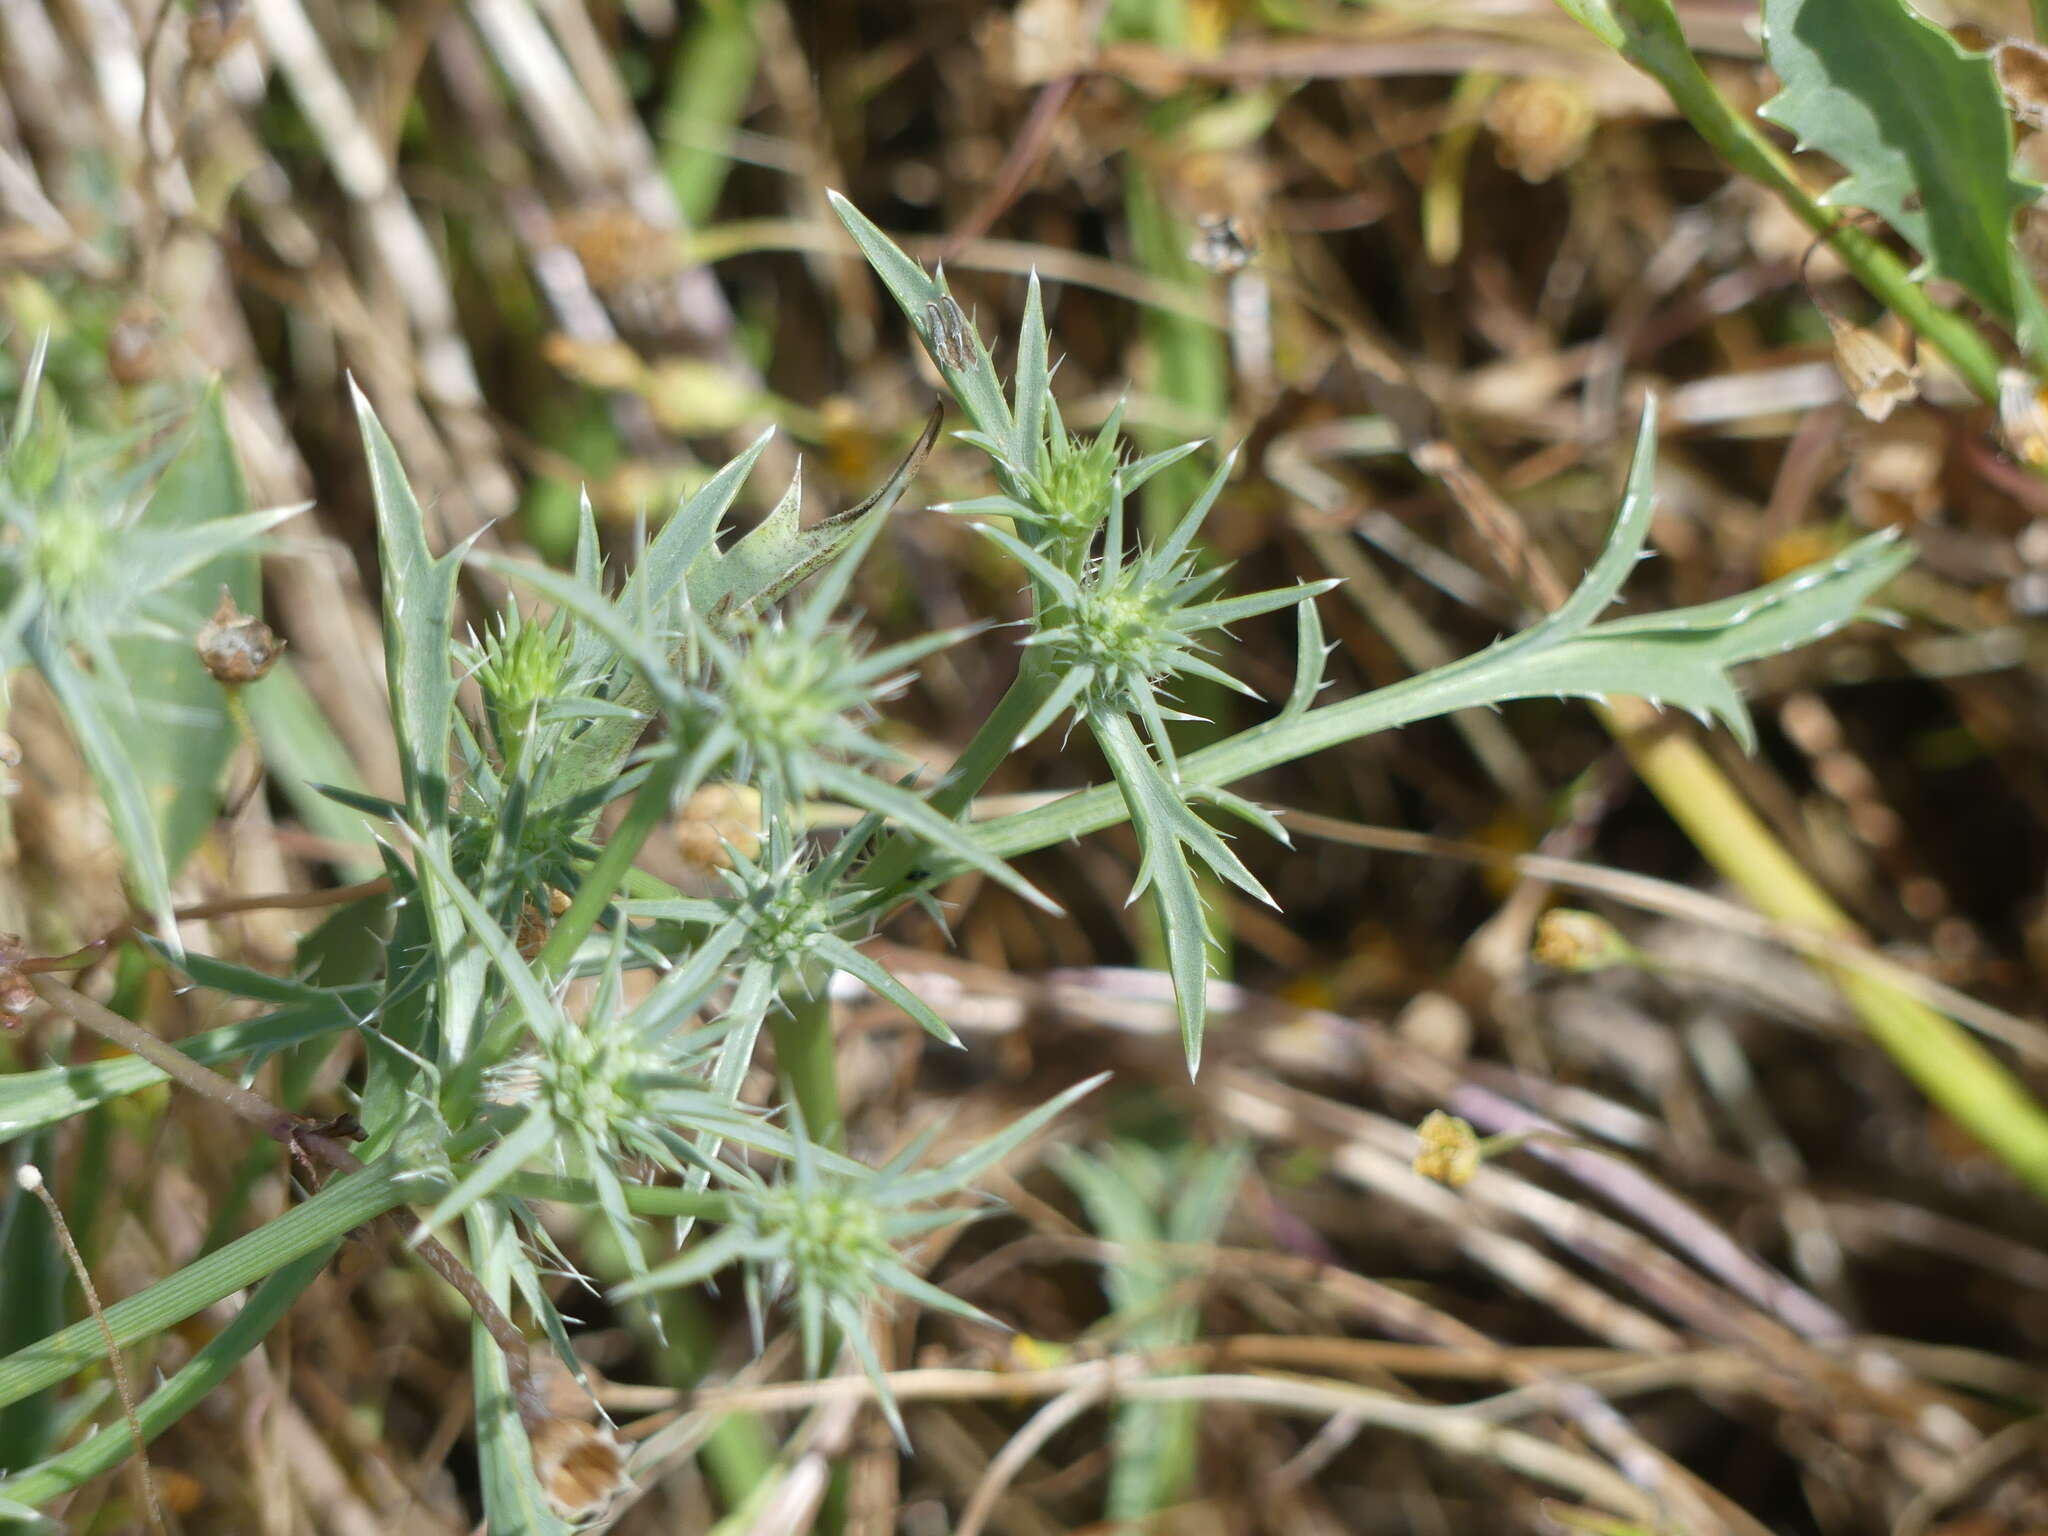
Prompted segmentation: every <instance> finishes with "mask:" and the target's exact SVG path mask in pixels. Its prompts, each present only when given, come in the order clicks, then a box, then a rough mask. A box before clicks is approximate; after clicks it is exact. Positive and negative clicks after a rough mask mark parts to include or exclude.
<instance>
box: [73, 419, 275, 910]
mask: <svg viewBox="0 0 2048 1536" xmlns="http://www.w3.org/2000/svg"><path fill="white" fill-rule="evenodd" d="M248 510H249V492H248V487H247V485H246V484H245V483H244V481H243V479H242V469H241V465H240V464H239V463H238V462H237V460H236V458H235V448H234V443H233V442H232V441H231V440H230V438H229V436H228V427H227V420H226V417H225V415H224V414H223V411H222V405H221V394H220V389H219V386H218V385H216V386H215V387H213V388H211V389H209V390H208V391H207V393H206V398H205V400H204V401H203V402H202V403H201V404H200V407H199V410H198V413H197V414H196V416H195V417H194V419H193V422H192V425H191V427H190V429H189V432H188V435H187V437H186V440H185V443H184V445H183V446H182V447H181V448H180V449H179V451H178V454H177V456H176V457H175V458H173V459H172V460H171V462H170V464H169V466H168V467H167V468H166V469H165V470H164V473H163V478H162V479H161V480H159V481H158V482H157V486H156V489H155V491H154V492H153V493H152V494H151V495H150V498H149V502H148V505H147V506H145V507H144V508H143V511H142V514H141V516H140V517H139V518H137V520H136V524H135V531H136V532H138V533H140V532H144V531H147V532H150V533H153V534H157V535H159V536H168V539H169V540H176V539H178V538H179V537H180V536H183V537H188V538H189V537H190V536H191V535H192V533H193V532H194V531H195V530H199V529H200V528H201V527H202V525H204V524H208V523H217V522H218V521H219V520H221V519H223V518H229V517H238V516H240V515H241V514H244V513H246V512H247V511H248ZM231 527H233V528H234V529H235V531H236V532H237V533H241V532H242V530H241V528H240V526H239V525H231ZM223 587H225V588H227V590H228V591H229V592H230V593H231V594H232V595H233V596H234V599H235V604H236V606H237V607H238V608H240V609H241V610H242V611H243V612H244V613H249V614H256V613H258V612H259V611H260V609H261V607H262V601H261V599H262V588H261V584H260V583H259V582H258V580H257V570H256V552H255V549H254V546H253V542H252V540H251V539H250V538H249V537H248V536H247V534H246V533H244V534H243V535H242V536H241V537H237V538H234V539H233V540H232V541H231V543H230V547H229V548H227V549H225V550H222V551H221V552H219V553H217V554H215V555H214V556H213V557H212V558H211V559H208V560H207V561H205V562H204V563H203V564H201V565H199V566H197V567H196V568H195V569H193V570H192V571H190V572H189V573H187V574H186V575H185V576H184V577H183V578H182V579H181V580H180V581H179V582H178V584H177V586H176V587H174V588H172V589H170V590H169V591H167V592H163V593H162V594H160V596H161V597H162V598H168V599H169V600H170V602H171V604H172V605H173V606H174V607H175V608H176V609H177V610H179V611H180V612H181V614H182V615H183V617H184V618H185V619H187V620H189V633H190V634H191V635H192V636H194V637H196V635H197V632H198V628H199V625H200V624H201V623H202V622H203V621H204V620H205V619H206V617H207V615H209V614H210V613H212V612H213V609H214V606H215V603H216V601H217V600H218V598H219V596H220V591H221V589H222V588H223ZM113 650H114V655H115V657H116V659H117V660H118V661H119V663H120V668H121V673H122V675H123V677H124V678H125V679H126V682H127V686H128V687H129V688H130V689H131V690H132V691H133V694H134V697H135V698H136V699H137V700H138V701H141V702H144V703H146V704H147V706H148V708H147V709H146V710H137V711H135V712H133V713H125V714H117V715H115V716H113V717H112V719H111V720H110V722H109V723H110V725H111V727H112V729H113V730H114V733H115V734H116V735H117V736H119V737H121V738H123V745H124V747H125V748H126V749H127V754H128V757H129V760H130V761H131V762H133V763H135V764H136V765H137V769H138V772H139V774H140V776H141V778H142V781H143V784H144V787H145V793H146V794H147V795H148V798H149V801H150V804H151V805H152V806H153V807H154V809H155V813H156V816H157V818H158V827H159V830H160V832H161V834H162V839H163V857H164V867H165V869H166V870H167V871H168V872H169V873H170V874H171V875H172V876H175V875H176V874H177V872H178V869H179V867H180V866H181V865H182V864H183V863H184V862H185V860H186V859H187V858H188V857H189V856H190V855H191V853H192V850H193V849H194V848H196V847H198V846H199V841H200V839H201V838H202V837H204V836H205V835H206V830H207V828H208V827H209V826H210V825H212V822H213V816H214V812H215V810H216V809H217V807H218V804H219V799H220V780H221V774H222V773H223V772H224V771H225V770H226V768H227V765H228V759H229V757H230V756H231V755H232V753H233V752H234V749H235V743H236V741H237V739H238V736H239V732H238V731H237V729H236V727H235V724H234V722H233V721H232V720H231V719H230V718H229V715H228V711H227V708H226V706H225V702H224V700H223V697H222V692H221V685H220V684H219V683H217V682H215V681H214V680H213V678H212V677H211V676H209V675H208V673H207V671H206V668H205V666H204V665H203V664H202V663H201V662H200V660H199V655H198V652H197V651H196V650H195V649H194V648H193V643H192V640H191V639H185V638H181V639H177V640H172V639H167V638H163V637H160V636H154V635H127V636H123V637H121V638H119V639H117V640H115V642H114V645H113ZM251 691H252V692H257V693H260V692H262V691H264V690H263V689H261V688H260V687H259V688H254V689H252V690H251Z"/></svg>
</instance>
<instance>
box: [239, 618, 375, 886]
mask: <svg viewBox="0 0 2048 1536" xmlns="http://www.w3.org/2000/svg"><path fill="white" fill-rule="evenodd" d="M244 606H245V607H246V606H247V605H246V604H245V605H244ZM242 702H243V703H244V704H246V705H247V706H248V709H249V721H250V723H251V724H252V725H254V726H255V727H256V739H257V740H258V741H259V742H261V743H262V744H263V761H264V764H265V766H266V767H267V768H268V769H269V770H270V782H271V783H272V784H273V785H275V786H276V787H277V790H278V792H279V793H280V794H282V795H283V796H284V797H285V799H286V800H287V801H289V802H290V803H291V807H292V809H293V810H294V811H296V812H297V813H298V816H299V819H300V820H301V821H303V822H304V823H305V824H306V826H307V828H308V830H310V831H313V832H316V833H318V834H319V835H320V836H322V837H326V838H331V839H333V840H334V841H335V842H337V843H343V844H347V843H356V844H360V845H363V852H362V854H361V855H360V856H359V857H351V858H348V859H346V860H345V861H344V862H343V865H342V867H343V868H344V869H345V870H346V871H347V877H348V878H349V879H350V880H369V879H374V878H375V877H376V875H377V873H378V870H379V865H378V861H377V856H376V852H375V850H374V849H372V848H370V847H369V846H368V844H369V834H368V832H367V830H366V829H365V827H364V825H363V818H362V817H361V815H359V814H358V813H357V812H355V811H352V810H349V809H347V808H346V807H344V806H341V805H339V804H337V803H336V802H335V801H334V800H332V799H331V798H330V797H328V796H326V795H323V794H321V793H320V791H319V790H318V789H316V788H314V786H315V785H318V784H333V785H336V786H338V787H340V788H343V789H352V790H360V789H361V788H362V777H361V775H360V774H359V773H358V771H357V769H356V764H355V761H354V759H352V758H351V757H350V756H349V753H348V749H347V748H346V747H344V746H343V745H342V744H341V741H340V738H338V737H337V736H336V735H335V733H334V727H333V726H332V725H330V724H329V723H328V721H327V717H326V716H325V715H324V714H322V713H321V711H320V706H319V705H318V704H317V703H316V702H314V699H313V695H312V694H311V693H309V692H308V691H307V690H306V685H305V684H304V683H303V682H301V681H300V680H299V674H298V672H297V670H296V668H295V667H294V665H293V662H292V657H291V654H290V653H289V652H287V653H286V654H285V656H284V658H283V659H282V660H281V661H280V662H279V663H278V665H277V669H276V670H275V671H273V672H272V673H271V674H270V676H268V677H266V678H265V679H264V680H263V686H262V687H261V688H252V689H248V690H246V691H245V692H244V693H243V695H242Z"/></svg>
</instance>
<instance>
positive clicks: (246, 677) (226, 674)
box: [198, 587, 284, 684]
mask: <svg viewBox="0 0 2048 1536" xmlns="http://www.w3.org/2000/svg"><path fill="white" fill-rule="evenodd" d="M198 647H199V659H200V660H201V661H203V662H204V663H206V670H207V671H209V672H211V673H212V674H213V676H214V679H215V681H217V682H222V683H234V684H240V683H253V682H257V681H259V680H260V679H262V678H263V677H265V676H267V675H268V674H269V672H270V669H271V668H272V667H274V666H276V665H277V658H278V656H279V655H280V654H281V653H282V652H283V651H284V642H283V641H282V640H280V639H278V638H277V634H276V632H275V631H274V630H272V629H271V627H270V626H269V625H268V624H266V623H264V622H263V621H262V620H261V619H258V618H252V617H250V616H249V615H248V614H246V613H244V612H242V610H241V609H240V608H239V607H237V606H236V605H235V597H234V594H233V593H232V592H230V591H228V589H227V588H226V587H222V588H221V589H220V606H219V607H218V608H216V609H214V611H213V617H212V618H210V619H208V620H207V621H206V622H205V623H204V624H202V625H200V626H199V636H198Z"/></svg>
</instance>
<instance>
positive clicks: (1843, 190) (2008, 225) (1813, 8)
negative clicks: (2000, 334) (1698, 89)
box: [1761, 0, 2040, 325]
mask: <svg viewBox="0 0 2048 1536" xmlns="http://www.w3.org/2000/svg"><path fill="white" fill-rule="evenodd" d="M1764 54H1765V57H1766V58H1767V59H1768V60H1769V62H1770V65H1771V68H1772V69H1774V70H1775V71H1777V74H1778V79H1779V80H1780V82H1781V83H1782V85H1783V89H1782V90H1781V91H1780V93H1779V94H1778V95H1777V96H1775V97H1773V98H1772V99H1771V100H1770V101H1769V102H1767V103H1765V104H1764V106H1763V107H1762V108H1761V111H1762V114H1763V116H1765V117H1767V118H1769V119H1770V120H1771V121H1772V122H1774V123H1778V124H1780V125H1781V126H1783V127H1785V128H1787V129H1790V130H1791V131H1792V132H1793V133H1795V134H1797V135H1798V136H1799V138H1800V141H1801V143H1802V144H1803V145H1804V146H1806V147H1808V148H1811V149H1818V150H1821V151H1823V152H1824V153H1826V154H1828V155H1830V156H1832V157H1833V158H1834V159H1835V160H1837V161H1839V162H1840V163H1841V165H1842V168H1843V169H1844V170H1845V171H1847V172H1848V175H1846V176H1845V177H1844V178H1843V179H1842V180H1841V181H1839V182H1837V183H1836V184H1835V185H1834V186H1833V187H1832V188H1830V189H1829V190H1828V192H1827V193H1826V195H1825V196H1824V197H1823V199H1822V201H1824V202H1826V203H1828V204H1831V205H1833V206H1836V207H1857V208H1868V209H1870V210H1871V211H1872V212H1873V213H1876V214H1878V215H1879V216H1881V217H1882V218H1883V219H1884V220H1885V222H1886V223H1888V224H1890V225H1891V226H1892V228H1894V229H1895V230H1897V231H1898V232H1899V233H1900V234H1901V235H1903V236H1904V237H1905V238H1906V239H1907V240H1908V241H1910V242H1911V243H1912V245H1913V247H1914V248H1915V249H1916V250H1918V251H1919V252H1920V254H1921V255H1922V256H1923V257H1925V258H1926V266H1925V269H1924V270H1925V271H1926V272H1927V273H1928V274H1930V275H1932V276H1935V277H1945V278H1948V279H1950V280H1952V281H1954V282H1957V283H1960V284H1961V285H1962V286H1963V287H1964V288H1965V289H1966V290H1968V292H1969V293H1970V295H1971V296H1972V297H1973V298H1975V299H1976V300H1977V302H1978V303H1980V304H1982V305H1983V306H1984V307H1985V308H1986V309H1988V310H1989V311H1991V313H1993V314H1994V315H1996V316H1998V318H1999V319H2001V320H2003V321H2004V322H2005V323H2006V324H2008V325H2011V324H2013V323H2014V321H2015V319H2016V317H2017V316H2018V314H2019V313H2020V305H2019V302H2018V299H2017V296H2016V291H2015V287H2014V284H2015V280H2016V278H2018V280H2022V281H2024V280H2026V279H2024V278H2021V277H2019V274H2018V273H2017V272H2016V269H2015V267H2014V265H2013V263H2012V261H2011V258H2010V255H2009V249H2010V246H2011V231H2012V221H2013V216H2014V215H2015V214H2016V213H2017V212H2018V211H2019V210H2020V209H2021V208H2022V207H2024V206H2025V205H2026V204H2028V203H2029V202H2031V201H2032V200H2033V198H2034V197H2035V195H2036V194H2037V193H2038V192H2039V191H2040V189H2039V188H2038V187H2036V186H2033V185H2031V184H2030V183H2028V182H2026V181H2023V180H2021V179H2020V178H2019V177H2016V176H2015V175H2013V173H2012V161H2013V139H2012V121H2011V119H2010V117H2009V116H2008V115H2007V111H2006V105H2005V98H2004V95H2003V93H2002V92H2001V91H2000V90H1999V87H1998V77H1997V73H1996V72H1995V71H1994V70H1993V68H1992V65H1991V59H1990V57H1989V55H1987V54H1981V53H1972V52H1970V51H1969V50H1967V49H1965V48H1963V47H1962V46H1961V45H1960V44H1958V43H1957V42H1956V40H1955V39H1954V38H1952V37H1950V36H1949V35H1948V33H1946V32H1944V31H1943V30H1942V29H1941V28H1940V27H1938V26H1936V25H1934V23H1933V22H1931V21H1928V20H1927V19H1926V18H1924V17H1922V16H1920V15H1918V14H1917V13H1915V12H1914V11H1913V10H1912V8H1911V7H1909V6H1908V5H1906V4H1905V3H1904V0H1765V5H1764Z"/></svg>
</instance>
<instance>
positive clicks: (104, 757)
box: [28, 626, 178, 950]
mask: <svg viewBox="0 0 2048 1536" xmlns="http://www.w3.org/2000/svg"><path fill="white" fill-rule="evenodd" d="M28 647H29V654H30V656H31V657H32V658H33V659H34V661H35V664H36V669H37V670H38V671H39V672H41V673H42V674H43V680H44V681H45V682H47V683H48V684H49V685H50V692H51V693H53V694H55V695H56V698H57V703H58V705H59V706H60V707H61V708H62V709H63V711H64V719H65V721H66V722H67V723H68V724H69V725H70V727H71V733H72V735H73V736H75V737H76V738H77V740H78V750H79V751H80V752H81V753H82V754H83V755H84V757H85V765H86V767H87V768H88V769H89V770H91V772H92V777H93V782H94V783H95V784H97V785H98V786H99V791H100V799H101V801H102V803H104V804H105V806H106V808H107V819H108V820H109V821H110V822H111V823H112V824H113V828H114V841H115V842H117V843H118V844H120V847H121V852H122V854H123V855H124V856H125V858H126V860H127V864H128V877H129V879H130V880H131V881H133V882H134V885H135V898H136V900H137V901H138V902H139V903H140V904H141V905H142V906H143V907H144V908H146V909H147V910H148V912H149V914H150V916H151V917H152V918H154V919H155V921H156V926H157V933H158V935H159V936H160V937H161V938H162V939H163V941H164V942H165V943H166V944H168V945H170V946H171V947H172V949H173V950H176V949H177V947H178V932H177V923H176V922H175V921H174V920H173V918H172V916H171V872H170V867H169V865H168V864H167V863H166V862H165V860H164V847H163V840H162V838H161V836H160V835H159V833H158V830H157V819H156V805H155V803H154V801H153V800H152V799H151V796H150V785H149V781H148V779H147V778H146V777H145V776H144V770H143V766H142V764H141V763H138V762H137V761H136V760H135V757H134V756H133V755H132V754H131V753H130V751H129V747H130V745H131V741H130V739H129V737H127V736H125V735H124V734H123V732H122V731H121V729H120V728H119V727H118V725H117V724H116V722H117V721H121V720H124V719H127V718H130V717H131V716H132V713H133V710H134V707H135V702H136V701H135V700H134V698H133V697H132V696H130V695H128V694H127V693H126V692H125V685H124V684H123V683H122V682H121V680H120V679H119V678H118V677H116V678H103V677H99V676H96V675H94V674H91V673H88V672H87V671H86V670H85V669H84V668H83V667H81V666H79V664H78V663H77V662H76V661H75V660H73V659H72V656H71V651H70V648H69V647H68V646H66V645H65V644H64V643H63V641H62V640H60V639H59V638H57V637H56V636H54V635H52V634H50V633H49V632H48V631H46V630H44V629H42V628H41V627H40V626H39V627H37V628H36V629H34V630H31V631H30V633H29V635H28Z"/></svg>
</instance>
